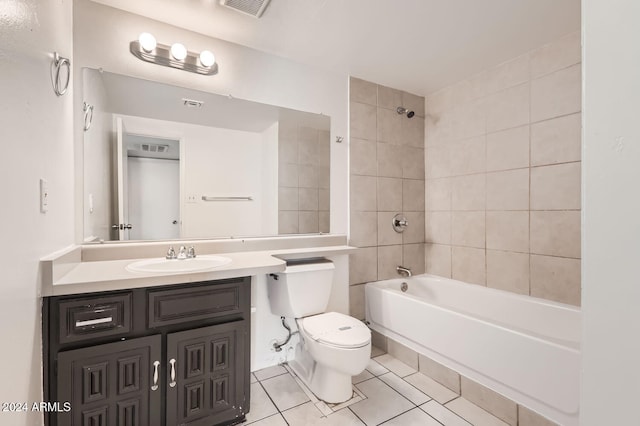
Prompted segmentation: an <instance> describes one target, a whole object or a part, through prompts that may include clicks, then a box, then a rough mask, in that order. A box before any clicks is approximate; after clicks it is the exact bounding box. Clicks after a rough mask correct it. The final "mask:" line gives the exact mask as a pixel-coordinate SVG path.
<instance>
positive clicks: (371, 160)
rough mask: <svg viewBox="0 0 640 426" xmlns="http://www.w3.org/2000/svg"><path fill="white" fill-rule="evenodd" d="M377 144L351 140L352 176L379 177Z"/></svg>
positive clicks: (362, 140)
mask: <svg viewBox="0 0 640 426" xmlns="http://www.w3.org/2000/svg"><path fill="white" fill-rule="evenodd" d="M376 147H377V144H376V142H375V141H368V140H364V139H356V138H351V145H350V147H349V156H350V161H351V170H350V172H351V174H352V175H366V176H377V173H378V168H377V163H376V162H377V149H376Z"/></svg>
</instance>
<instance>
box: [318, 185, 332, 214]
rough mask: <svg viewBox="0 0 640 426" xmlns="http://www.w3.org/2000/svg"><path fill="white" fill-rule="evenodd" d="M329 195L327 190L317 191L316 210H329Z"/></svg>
mask: <svg viewBox="0 0 640 426" xmlns="http://www.w3.org/2000/svg"><path fill="white" fill-rule="evenodd" d="M330 197H331V193H330V191H329V190H328V189H318V209H319V210H327V211H329V209H330V208H331V200H330Z"/></svg>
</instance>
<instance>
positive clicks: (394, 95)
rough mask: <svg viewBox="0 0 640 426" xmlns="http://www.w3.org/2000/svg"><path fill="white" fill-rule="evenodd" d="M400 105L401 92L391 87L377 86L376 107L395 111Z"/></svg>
mask: <svg viewBox="0 0 640 426" xmlns="http://www.w3.org/2000/svg"><path fill="white" fill-rule="evenodd" d="M401 105H402V92H401V91H400V90H396V89H393V88H391V87H386V86H381V85H378V106H379V107H382V108H387V109H392V110H394V111H395V110H396V108H398V107H399V106H401Z"/></svg>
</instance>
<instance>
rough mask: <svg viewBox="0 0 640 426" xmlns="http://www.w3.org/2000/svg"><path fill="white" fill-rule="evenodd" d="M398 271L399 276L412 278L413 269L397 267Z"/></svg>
mask: <svg viewBox="0 0 640 426" xmlns="http://www.w3.org/2000/svg"><path fill="white" fill-rule="evenodd" d="M396 271H398V274H400V275H401V276H403V277H410V276H411V269H409V268H405V267H404V266H397V267H396Z"/></svg>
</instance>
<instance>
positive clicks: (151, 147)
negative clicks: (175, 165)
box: [140, 143, 169, 153]
mask: <svg viewBox="0 0 640 426" xmlns="http://www.w3.org/2000/svg"><path fill="white" fill-rule="evenodd" d="M140 151H144V152H157V153H165V152H167V151H169V145H159V144H155V143H143V144H140Z"/></svg>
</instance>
